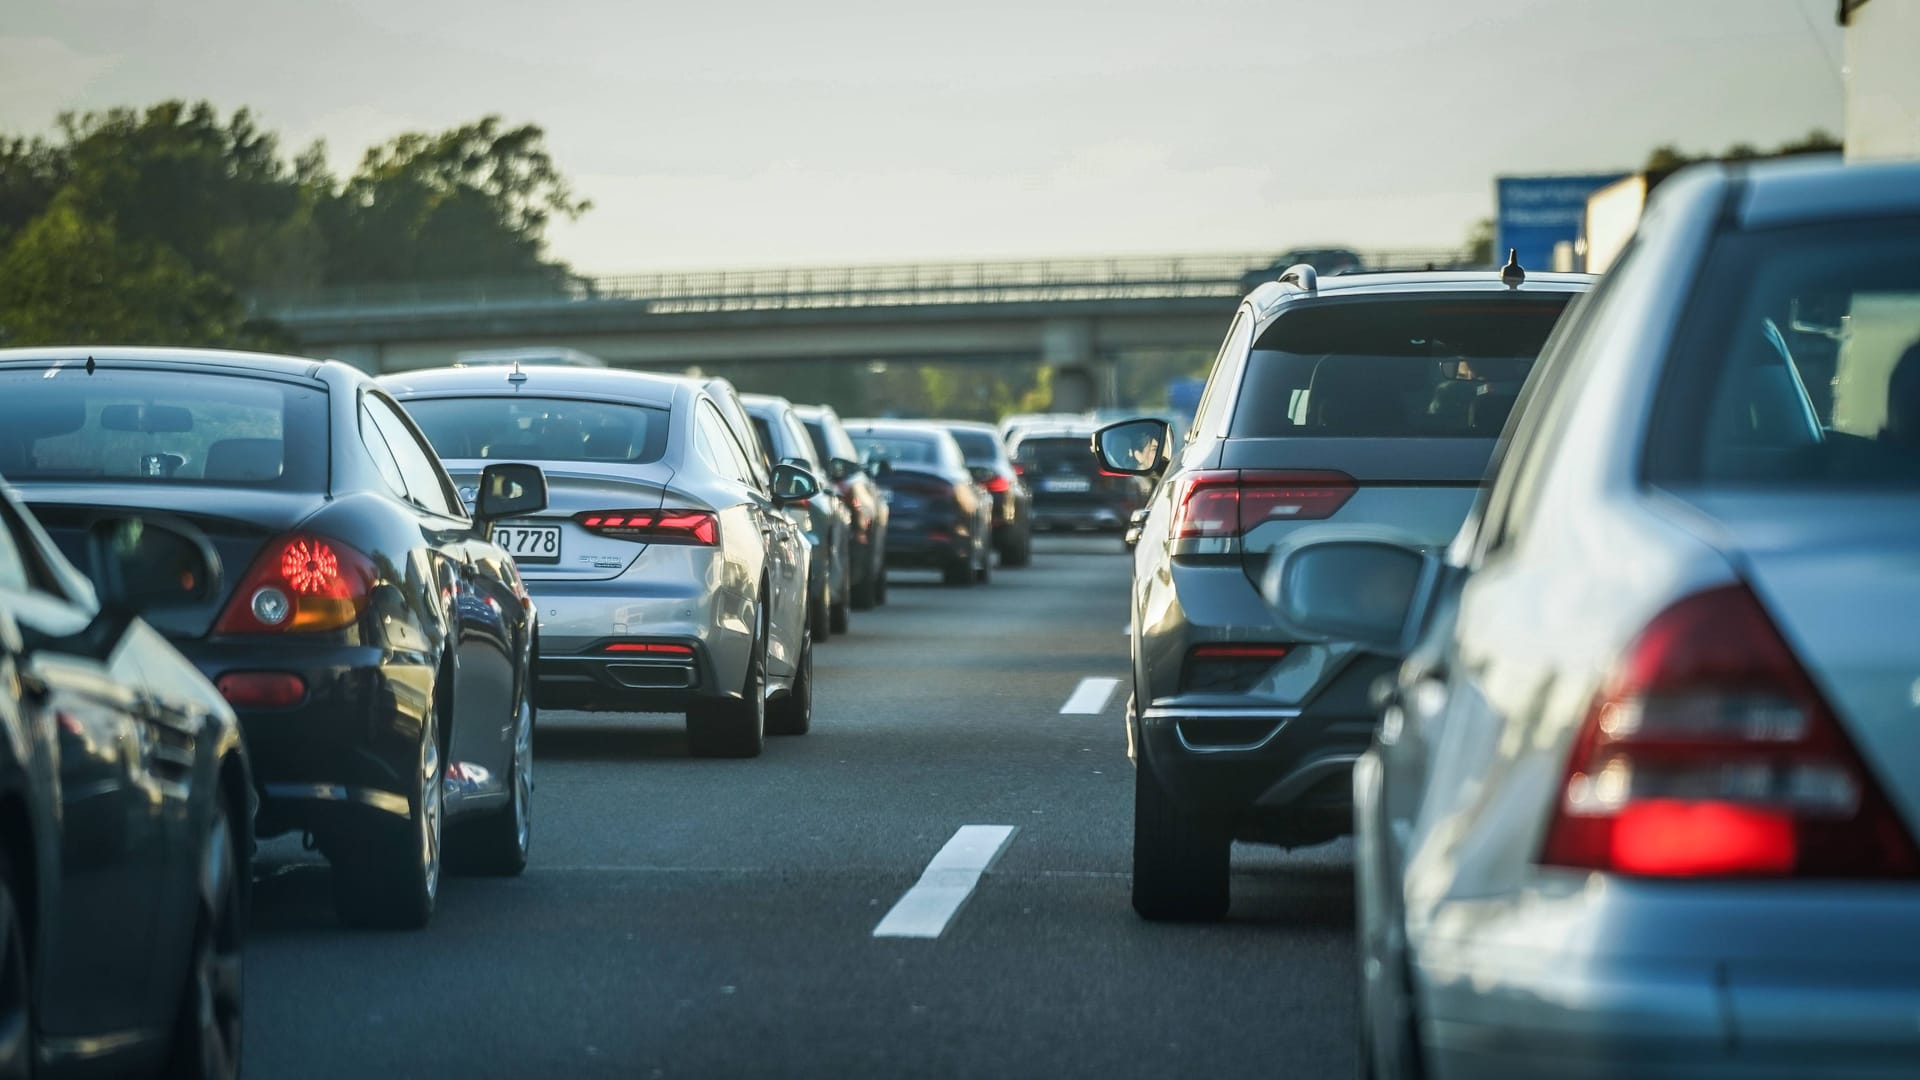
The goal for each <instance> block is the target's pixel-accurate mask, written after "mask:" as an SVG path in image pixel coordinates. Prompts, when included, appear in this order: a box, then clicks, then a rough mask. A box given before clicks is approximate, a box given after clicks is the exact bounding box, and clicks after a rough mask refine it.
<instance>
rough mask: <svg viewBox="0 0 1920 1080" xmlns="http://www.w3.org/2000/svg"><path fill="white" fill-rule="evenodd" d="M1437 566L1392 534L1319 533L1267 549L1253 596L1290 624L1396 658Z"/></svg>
mask: <svg viewBox="0 0 1920 1080" xmlns="http://www.w3.org/2000/svg"><path fill="white" fill-rule="evenodd" d="M1439 571H1440V558H1439V556H1438V555H1436V554H1435V553H1434V552H1431V551H1428V550H1426V549H1424V548H1421V547H1418V546H1415V545H1412V544H1408V543H1402V542H1401V541H1399V540H1397V539H1391V538H1384V537H1378V536H1372V537H1369V536H1356V535H1352V534H1348V535H1345V536H1328V535H1326V534H1322V538H1320V539H1313V538H1308V539H1304V540H1301V541H1298V542H1296V543H1293V544H1290V545H1283V546H1282V547H1281V548H1280V549H1278V550H1276V551H1274V552H1273V553H1272V555H1271V556H1270V557H1269V558H1268V560H1267V572H1266V575H1265V577H1264V578H1263V579H1262V580H1261V583H1260V595H1261V596H1263V597H1264V598H1265V599H1266V601H1267V603H1268V604H1270V605H1272V607H1273V609H1274V611H1275V612H1276V613H1277V614H1278V615H1279V616H1280V618H1281V620H1282V621H1283V622H1285V623H1286V624H1287V625H1288V626H1289V627H1291V628H1293V629H1295V630H1299V631H1303V632H1305V633H1307V634H1310V635H1312V636H1314V637H1319V638H1326V639H1330V640H1335V641H1353V642H1357V643H1359V644H1361V645H1364V646H1366V647H1368V648H1371V649H1374V650H1377V651H1380V652H1384V653H1388V654H1390V655H1393V656H1404V655H1406V653H1407V651H1408V649H1409V648H1410V647H1411V645H1412V638H1413V635H1414V633H1415V631H1416V630H1417V629H1418V628H1419V624H1420V616H1421V613H1422V612H1423V610H1424V609H1425V607H1426V604H1427V601H1428V600H1429V599H1431V597H1432V595H1433V592H1434V582H1435V580H1436V579H1437V578H1438V576H1439Z"/></svg>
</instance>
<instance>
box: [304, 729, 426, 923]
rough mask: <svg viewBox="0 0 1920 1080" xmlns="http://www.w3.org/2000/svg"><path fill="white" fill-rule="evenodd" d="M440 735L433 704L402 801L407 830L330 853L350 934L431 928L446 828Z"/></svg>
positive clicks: (376, 831)
mask: <svg viewBox="0 0 1920 1080" xmlns="http://www.w3.org/2000/svg"><path fill="white" fill-rule="evenodd" d="M439 735H440V718H439V707H438V703H437V702H436V703H435V706H434V708H433V711H432V712H430V713H428V715H427V723H426V724H425V725H424V730H422V731H421V733H420V757H419V766H418V768H417V769H416V770H415V772H416V774H417V780H418V782H417V783H416V784H415V785H414V790H413V792H412V793H411V794H409V795H408V796H407V820H406V822H405V823H404V824H402V823H398V822H395V823H389V822H385V821H381V822H375V823H374V824H373V827H370V828H366V829H362V830H360V831H358V832H356V833H353V834H350V835H348V836H347V837H344V838H343V839H341V840H336V841H334V842H333V843H331V844H330V845H328V847H327V850H326V854H327V858H328V859H329V861H331V862H332V863H333V907H334V911H335V913H337V914H338V915H339V916H340V921H341V922H343V923H345V924H347V925H348V926H356V927H367V928H375V929H382V930H418V929H419V928H421V927H423V926H425V925H427V923H429V922H431V921H432V920H433V909H434V906H435V904H436V903H437V902H438V900H439V898H440V870H441V852H442V851H443V850H444V847H445V845H444V841H445V820H446V784H445V776H446V762H445V761H444V760H442V758H441V753H440V738H439Z"/></svg>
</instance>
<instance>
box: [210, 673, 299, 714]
mask: <svg viewBox="0 0 1920 1080" xmlns="http://www.w3.org/2000/svg"><path fill="white" fill-rule="evenodd" d="M214 688H215V689H217V690H219V691H220V696H221V697H223V698H226V699H227V702H228V704H230V705H232V706H233V707H234V708H236V709H284V708H286V707H287V706H289V705H298V704H300V702H301V699H303V698H305V697H306V696H307V681H306V680H305V679H302V678H301V677H300V676H298V675H291V674H288V673H286V672H283V671H229V672H227V673H226V674H225V675H222V676H220V678H219V680H218V681H217V682H215V683H214Z"/></svg>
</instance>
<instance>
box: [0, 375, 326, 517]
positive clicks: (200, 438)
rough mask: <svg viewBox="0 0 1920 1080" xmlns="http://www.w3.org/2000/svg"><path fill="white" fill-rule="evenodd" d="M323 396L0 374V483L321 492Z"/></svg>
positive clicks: (198, 381)
mask: <svg viewBox="0 0 1920 1080" xmlns="http://www.w3.org/2000/svg"><path fill="white" fill-rule="evenodd" d="M326 417H327V394H326V391H324V390H322V389H320V388H318V387H313V386H299V385H295V384H293V383H288V382H281V381H279V380H275V379H264V378H258V377H255V376H251V375H240V374H235V375H223V374H216V373H203V372H198V371H182V370H177V369H176V370H166V371H157V370H151V369H149V370H128V369H115V368H112V367H103V368H99V369H97V370H95V371H94V372H93V373H92V374H91V375H89V374H88V373H87V372H86V371H84V370H82V369H81V368H79V367H62V368H27V369H24V370H22V369H15V370H10V371H5V372H0V476H4V477H5V478H6V479H8V480H11V481H14V482H17V483H24V482H31V481H56V482H73V481H82V482H85V481H113V482H123V481H136V482H140V483H156V484H219V485H224V486H235V487H258V488H273V489H278V490H291V491H310V490H319V489H320V488H321V487H323V486H324V485H325V484H326V478H327V454H328V450H327V447H328V442H327V422H326Z"/></svg>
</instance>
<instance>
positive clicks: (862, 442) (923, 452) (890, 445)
mask: <svg viewBox="0 0 1920 1080" xmlns="http://www.w3.org/2000/svg"><path fill="white" fill-rule="evenodd" d="M854 441H855V442H856V443H858V444H859V446H860V451H861V452H862V453H863V454H872V455H873V456H875V457H880V458H885V459H886V460H888V461H890V462H892V463H894V464H895V465H938V464H940V444H939V443H936V442H934V441H933V440H932V439H918V438H915V437H913V436H911V435H872V434H862V435H857V436H855V437H854Z"/></svg>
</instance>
